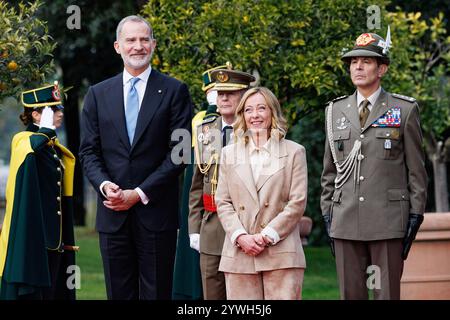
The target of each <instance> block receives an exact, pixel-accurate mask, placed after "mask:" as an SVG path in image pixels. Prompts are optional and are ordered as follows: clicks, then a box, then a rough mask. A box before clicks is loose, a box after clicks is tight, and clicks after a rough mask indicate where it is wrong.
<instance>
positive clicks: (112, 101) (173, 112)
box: [80, 69, 192, 233]
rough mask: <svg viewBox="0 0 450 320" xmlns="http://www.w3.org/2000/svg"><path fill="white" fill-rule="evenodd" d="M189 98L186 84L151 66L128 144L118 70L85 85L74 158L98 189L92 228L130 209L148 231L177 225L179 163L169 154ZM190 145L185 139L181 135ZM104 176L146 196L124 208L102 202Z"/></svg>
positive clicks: (187, 115) (115, 222)
mask: <svg viewBox="0 0 450 320" xmlns="http://www.w3.org/2000/svg"><path fill="white" fill-rule="evenodd" d="M191 118H192V102H191V98H190V95H189V91H188V88H187V86H186V84H184V83H182V82H180V81H178V80H175V79H173V78H170V77H168V76H166V75H164V74H161V73H159V72H158V71H156V70H154V69H153V70H152V71H151V73H150V76H149V79H148V82H147V88H146V91H145V96H144V99H143V101H142V105H141V109H140V111H139V116H138V120H137V125H136V132H135V137H134V141H133V145H130V142H129V140H128V135H127V130H126V121H125V111H124V103H123V78H122V73H120V74H118V75H117V76H115V77H113V78H110V79H107V80H105V81H103V82H101V83H98V84H96V85H94V86H92V87H90V88H89V91H88V93H87V95H86V97H85V101H84V108H83V112H82V117H81V146H80V160H81V163H82V165H83V169H84V172H85V175H86V176H87V177H88V179H89V181H90V182H91V183H92V185H93V187H94V189H95V190H96V191H97V192H98V201H97V220H96V228H97V231H99V232H106V233H111V232H115V231H117V230H118V229H119V228H120V227H121V225H122V224H123V222H124V221H125V218H126V216H127V214H128V213H129V212H130V211H133V212H135V214H137V216H138V219H139V220H140V221H141V222H142V223H143V224H144V226H145V227H146V228H147V229H149V230H150V231H164V230H174V229H176V228H178V175H179V174H180V173H181V172H182V171H183V169H184V167H185V165H184V164H178V165H177V164H174V163H173V162H172V160H171V152H172V149H173V147H174V146H175V145H176V144H177V143H178V142H179V141H171V134H172V132H173V131H174V130H175V129H185V130H187V131H188V132H190V130H191V128H190V121H191ZM185 143H186V144H187V149H188V150H189V149H190V141H187V142H186V141H185ZM106 180H109V181H111V182H114V183H116V184H117V185H119V186H120V187H121V188H122V189H134V188H136V187H139V188H141V190H142V191H143V192H144V193H145V194H146V195H147V196H148V197H149V199H150V201H149V203H148V204H147V205H143V204H142V203H141V202H138V203H137V204H136V205H134V206H133V207H132V208H131V209H130V210H129V211H124V212H117V211H112V210H110V209H108V208H106V207H105V206H104V205H103V203H102V201H103V200H104V198H103V196H102V195H101V193H100V191H99V186H100V184H101V183H102V182H103V181H106Z"/></svg>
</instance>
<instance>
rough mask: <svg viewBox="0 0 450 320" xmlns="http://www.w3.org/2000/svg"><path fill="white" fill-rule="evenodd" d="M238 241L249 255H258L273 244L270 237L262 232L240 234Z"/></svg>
mask: <svg viewBox="0 0 450 320" xmlns="http://www.w3.org/2000/svg"><path fill="white" fill-rule="evenodd" d="M236 242H237V243H238V244H239V246H240V247H241V250H242V251H243V252H244V253H245V254H248V255H249V256H257V255H258V254H260V253H261V252H263V251H264V249H265V248H266V247H267V246H268V245H269V244H271V241H270V239H269V238H268V237H266V236H263V235H262V234H261V233H257V234H243V235H240V236H239V237H238V238H237V240H236Z"/></svg>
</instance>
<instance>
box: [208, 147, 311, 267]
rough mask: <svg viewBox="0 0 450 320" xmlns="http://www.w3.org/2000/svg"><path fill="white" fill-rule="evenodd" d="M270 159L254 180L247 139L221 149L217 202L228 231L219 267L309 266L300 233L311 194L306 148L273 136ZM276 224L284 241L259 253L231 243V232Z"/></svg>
mask: <svg viewBox="0 0 450 320" xmlns="http://www.w3.org/2000/svg"><path fill="white" fill-rule="evenodd" d="M269 146H270V150H271V151H270V161H268V165H267V166H264V168H263V170H262V171H261V175H260V177H259V179H258V181H257V182H256V183H255V182H254V181H253V175H252V170H251V167H250V162H249V146H248V145H247V146H246V145H245V144H244V143H243V142H238V143H236V144H232V145H229V146H227V147H225V148H224V149H222V158H221V166H220V173H219V184H218V188H217V194H216V198H215V201H216V205H217V212H218V216H219V219H220V221H221V223H222V226H223V228H224V230H225V232H226V238H225V242H224V246H223V251H222V258H221V261H220V266H219V270H220V271H224V272H231V273H256V272H259V271H267V270H275V269H285V268H305V267H306V262H305V255H304V253H303V248H302V243H301V239H300V232H299V222H300V218H301V217H302V215H303V213H304V211H305V206H306V197H307V185H308V183H307V167H306V155H305V148H304V147H303V146H301V145H299V144H297V143H295V142H293V141H289V140H286V139H281V140H280V141H277V140H274V139H273V138H272V139H271V143H270V145H269ZM266 226H270V227H272V228H273V229H274V230H275V231H276V232H277V233H278V234H279V236H280V239H281V240H280V241H279V242H278V243H277V244H275V245H274V246H270V247H267V248H266V249H265V250H264V251H263V252H262V253H260V254H259V255H258V256H256V257H253V256H249V255H247V254H245V253H244V252H243V251H241V249H240V248H238V247H237V246H236V245H235V244H233V243H232V242H231V240H230V239H231V236H232V234H233V233H234V232H235V231H236V230H238V229H244V230H246V231H247V233H249V234H255V233H259V232H261V230H262V229H264V228H265V227H266Z"/></svg>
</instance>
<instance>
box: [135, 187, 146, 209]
mask: <svg viewBox="0 0 450 320" xmlns="http://www.w3.org/2000/svg"><path fill="white" fill-rule="evenodd" d="M134 190H135V191H136V192H137V193H138V195H139V197H140V198H141V202H142V203H143V204H144V205H145V204H147V203H148V202H149V201H150V199H149V198H148V197H147V195H146V194H145V193H144V191H142V190H141V188H139V187H137V188H135V189H134Z"/></svg>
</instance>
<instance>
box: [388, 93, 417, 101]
mask: <svg viewBox="0 0 450 320" xmlns="http://www.w3.org/2000/svg"><path fill="white" fill-rule="evenodd" d="M392 96H393V97H395V98H398V99H402V100H406V101H408V102H416V99H414V98H413V97H408V96H404V95H402V94H398V93H392Z"/></svg>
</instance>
